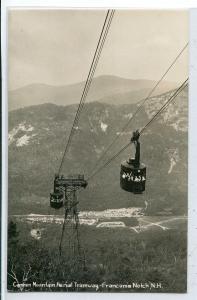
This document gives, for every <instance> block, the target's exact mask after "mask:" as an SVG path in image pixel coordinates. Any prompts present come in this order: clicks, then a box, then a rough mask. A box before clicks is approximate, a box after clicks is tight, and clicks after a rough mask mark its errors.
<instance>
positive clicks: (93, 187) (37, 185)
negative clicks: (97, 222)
mask: <svg viewBox="0 0 197 300" xmlns="http://www.w3.org/2000/svg"><path fill="white" fill-rule="evenodd" d="M171 94H172V92H168V93H165V94H162V95H160V96H155V97H152V98H151V99H149V101H148V102H147V103H146V105H145V106H144V107H143V109H142V110H141V111H140V113H139V115H138V116H137V117H135V120H134V122H132V123H131V124H130V126H129V127H128V128H127V129H126V130H124V131H123V132H122V131H121V128H123V126H124V125H125V123H126V122H128V120H129V118H130V117H131V116H132V114H133V113H134V112H135V110H136V105H138V104H124V105H119V106H116V105H112V104H106V103H100V102H92V103H87V104H86V105H85V106H84V110H83V113H82V114H81V116H80V120H79V124H78V127H77V128H76V133H75V135H74V138H73V141H72V144H71V148H70V150H69V151H68V154H67V157H66V161H65V164H64V167H63V170H62V172H63V173H65V174H69V173H75V174H76V173H85V175H86V176H87V175H90V174H91V173H92V172H93V171H94V170H95V163H96V161H97V159H98V158H99V157H100V156H101V154H102V153H103V151H104V149H106V147H107V146H108V145H109V144H110V143H111V141H112V140H113V139H114V137H115V136H117V135H119V139H118V140H117V142H116V143H115V144H114V146H113V147H112V149H111V150H110V151H109V153H108V155H107V157H106V159H109V158H110V157H111V156H112V155H113V154H114V153H117V152H118V151H119V150H120V149H121V148H122V147H123V146H124V145H125V144H127V143H128V141H129V140H130V137H131V134H132V131H133V130H135V129H137V128H142V127H143V126H144V125H145V124H146V123H147V122H148V121H149V120H150V118H151V117H152V116H153V115H154V114H155V113H156V112H157V111H158V110H159V108H160V107H161V106H162V105H163V104H164V102H165V101H167V99H169V97H170V95H171ZM120 100H121V99H120ZM187 100H188V91H187V90H186V89H185V90H184V91H182V92H181V94H180V95H179V96H178V97H177V98H176V100H175V101H174V102H173V103H172V104H171V105H170V106H169V107H168V108H167V110H165V111H164V112H163V113H162V115H160V116H159V117H158V119H157V120H155V121H154V123H152V124H151V126H150V127H148V129H147V130H146V131H145V132H144V134H143V135H142V137H141V151H142V155H141V159H142V161H143V162H144V163H145V164H146V165H147V187H146V192H145V193H144V194H143V195H133V194H130V193H128V192H125V191H123V190H121V188H120V184H119V172H120V163H121V161H122V160H123V159H124V160H125V159H127V158H128V157H130V156H131V155H132V147H129V149H128V150H127V151H125V152H124V153H121V155H120V156H119V157H118V158H117V159H116V160H115V161H113V162H112V163H111V164H110V165H109V166H108V167H107V168H105V169H104V170H103V171H102V172H101V173H99V174H98V175H97V176H96V177H95V179H93V180H91V181H90V182H89V184H88V187H87V188H86V190H84V191H81V192H80V208H81V209H83V210H93V209H94V210H95V209H97V210H103V209H107V208H121V207H132V206H139V205H142V203H144V201H145V200H146V201H148V203H149V208H150V213H155V212H158V211H160V210H162V209H165V208H168V209H171V210H172V211H173V213H175V214H180V213H186V211H187V113H188V106H187V105H188V103H187ZM76 109H77V105H70V106H65V107H64V106H57V105H54V104H43V105H37V106H31V107H26V108H23V109H18V110H15V111H11V112H10V113H9V203H10V206H9V207H10V210H11V212H12V213H16V212H17V213H20V214H22V213H50V214H52V213H54V211H53V210H51V209H50V207H49V193H50V190H51V189H52V188H53V177H54V173H55V172H56V171H57V169H58V167H59V164H60V160H61V157H62V154H63V151H64V148H65V145H66V141H67V138H68V135H69V133H70V128H71V126H72V122H73V119H74V116H75V113H76ZM106 159H104V160H103V161H102V164H103V163H104V162H105V161H106Z"/></svg>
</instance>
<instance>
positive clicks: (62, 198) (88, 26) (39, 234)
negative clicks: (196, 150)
mask: <svg viewBox="0 0 197 300" xmlns="http://www.w3.org/2000/svg"><path fill="white" fill-rule="evenodd" d="M7 27H8V29H7V64H8V69H7V81H8V82H7V93H8V136H7V139H8V216H7V220H8V222H7V262H6V264H7V287H6V288H7V290H8V293H14V292H17V293H22V292H26V293H30V292H64V293H67V292H80V293H81V292H84V293H85V292H94V293H187V291H188V289H187V272H188V250H187V249H188V248H187V247H188V242H187V240H188V97H189V92H188V91H189V11H188V10H187V9H168V10H165V9H131V8H130V9H114V8H109V9H101V8H100V9H96V8H94V9H93V8H91V9H87V8H84V9H83V8H78V9H77V8H73V9H71V8H70V9H68V8H67V9H66V8H51V9H49V8H48V9H47V8H35V7H34V8H25V7H24V8H22V7H20V8H14V7H13V8H9V9H8V10H7Z"/></svg>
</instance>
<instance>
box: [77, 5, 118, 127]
mask: <svg viewBox="0 0 197 300" xmlns="http://www.w3.org/2000/svg"><path fill="white" fill-rule="evenodd" d="M114 13H115V10H112V12H111V14H110V17H109V21H108V24H107V26H106V30H105V33H104V36H103V39H102V42H101V46H100V48H99V50H98V55H97V57H96V60H95V64H94V66H93V69H92V73H91V77H90V79H89V80H88V83H87V87H86V91H85V93H84V99H83V102H82V104H81V106H80V111H79V113H80V112H81V111H82V109H83V106H84V104H85V99H86V97H87V94H88V91H89V89H90V86H91V83H92V79H93V76H94V73H95V70H96V67H97V64H98V61H99V58H100V55H101V52H102V49H103V46H104V43H105V40H106V37H107V34H108V31H109V28H110V25H111V22H112V19H113V16H114ZM78 120H79V117H78V118H77V121H76V122H78Z"/></svg>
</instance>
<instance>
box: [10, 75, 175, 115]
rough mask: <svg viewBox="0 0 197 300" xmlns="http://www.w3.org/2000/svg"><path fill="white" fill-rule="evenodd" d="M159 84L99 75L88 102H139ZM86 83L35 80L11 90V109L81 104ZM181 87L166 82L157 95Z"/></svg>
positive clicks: (150, 81)
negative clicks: (51, 104)
mask: <svg viewBox="0 0 197 300" xmlns="http://www.w3.org/2000/svg"><path fill="white" fill-rule="evenodd" d="M155 84H156V81H153V80H145V79H139V80H133V79H125V78H121V77H117V76H111V75H106V76H99V77H96V78H94V79H93V81H92V85H91V87H90V91H89V94H88V98H87V101H88V102H93V101H99V102H105V103H110V104H125V103H130V104H132V103H136V102H138V101H139V100H141V99H143V98H145V97H146V96H147V95H148V93H149V92H150V91H151V89H152V88H153V87H154V85H155ZM84 85H85V82H79V83H76V84H72V85H65V86H51V85H47V84H39V83H34V84H31V85H27V86H24V87H22V88H19V89H16V90H12V91H9V95H8V101H9V110H15V109H18V108H22V107H26V106H31V105H39V104H44V103H54V104H56V105H64V106H65V105H70V104H75V103H79V100H80V97H81V95H82V91H83V88H84ZM176 87H177V84H176V83H173V82H167V81H163V82H161V84H160V85H159V86H158V88H157V89H156V91H155V92H154V94H153V95H158V94H161V93H164V92H167V91H169V90H172V89H174V88H176Z"/></svg>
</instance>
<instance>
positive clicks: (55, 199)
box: [50, 191, 64, 209]
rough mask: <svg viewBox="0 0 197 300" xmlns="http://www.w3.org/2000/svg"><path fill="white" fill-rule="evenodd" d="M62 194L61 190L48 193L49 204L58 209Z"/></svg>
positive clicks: (62, 199)
mask: <svg viewBox="0 0 197 300" xmlns="http://www.w3.org/2000/svg"><path fill="white" fill-rule="evenodd" d="M63 202H64V194H63V193H61V192H57V191H56V192H54V193H50V206H51V207H52V208H55V209H59V208H61V207H62V206H63Z"/></svg>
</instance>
